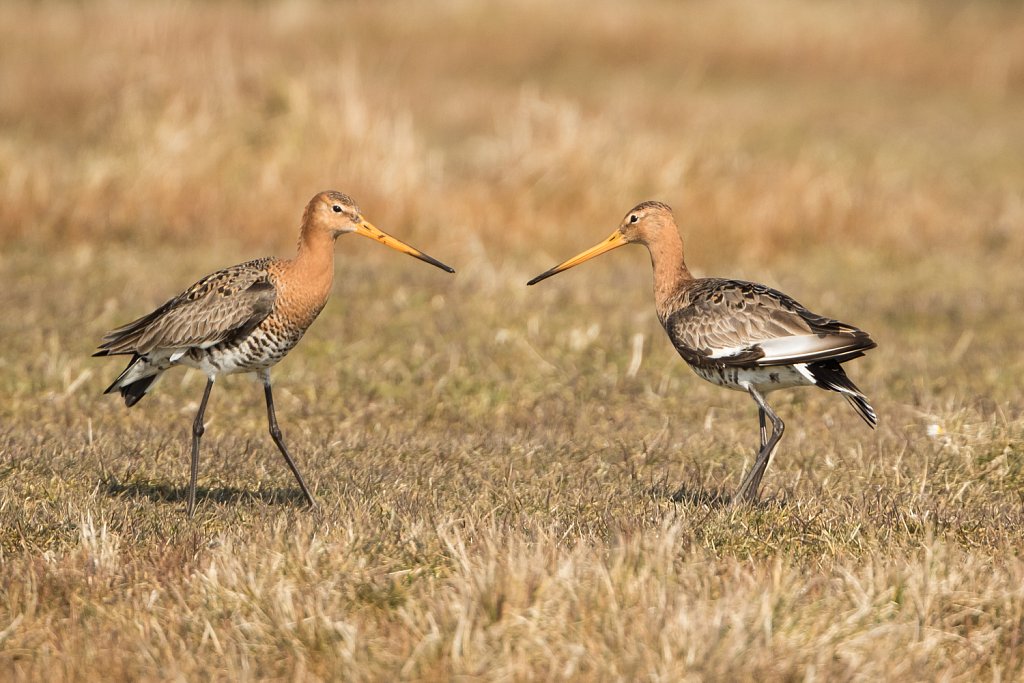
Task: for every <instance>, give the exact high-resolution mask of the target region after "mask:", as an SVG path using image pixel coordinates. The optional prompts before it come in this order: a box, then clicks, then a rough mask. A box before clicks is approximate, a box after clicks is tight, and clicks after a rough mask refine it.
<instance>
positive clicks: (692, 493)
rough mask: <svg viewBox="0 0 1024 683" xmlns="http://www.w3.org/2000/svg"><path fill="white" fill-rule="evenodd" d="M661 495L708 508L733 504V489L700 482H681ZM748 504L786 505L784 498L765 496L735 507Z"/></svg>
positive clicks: (759, 507)
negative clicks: (708, 485)
mask: <svg viewBox="0 0 1024 683" xmlns="http://www.w3.org/2000/svg"><path fill="white" fill-rule="evenodd" d="M662 495H665V496H667V497H668V499H669V500H671V501H672V502H673V503H683V504H686V505H693V506H706V507H709V508H715V509H718V508H727V507H730V506H732V505H733V500H732V499H733V491H731V490H727V489H723V488H709V487H707V486H705V485H704V484H703V483H702V482H698V483H695V484H683V485H682V486H680V487H679V488H677V489H676V490H675V491H673V492H672V493H668V492H667V491H663V492H662ZM744 506H749V507H751V508H754V509H760V510H766V509H772V508H784V507H786V500H785V498H776V497H767V498H761V499H760V500H757V501H756V502H753V503H751V502H748V501H743V502H738V503H737V507H744Z"/></svg>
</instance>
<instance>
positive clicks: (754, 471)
mask: <svg viewBox="0 0 1024 683" xmlns="http://www.w3.org/2000/svg"><path fill="white" fill-rule="evenodd" d="M747 391H748V392H749V393H750V396H751V397H752V398H753V399H754V400H755V401H756V402H757V405H758V407H759V408H760V411H761V412H760V415H761V450H760V451H759V452H758V454H757V458H756V459H755V460H754V466H753V467H752V468H751V469H750V472H748V473H747V476H745V477H744V478H743V482H742V483H741V484H740V488H739V490H737V491H736V495H735V496H734V497H733V502H734V503H737V502H741V501H742V502H749V503H754V502H757V490H758V488H760V486H761V477H763V476H764V472H765V470H766V469H768V461H769V460H771V457H772V451H774V450H775V446H776V445H777V444H778V443H779V439H781V438H782V432H783V431H784V430H785V429H786V425H785V424H784V423H783V422H782V420H781V419H779V416H778V415H776V414H775V413H774V412H772V409H771V408H769V407H768V404H767V403H766V402H765V400H764V396H762V395H761V392H759V391H758V390H757V389H755V388H754V387H748V389H747ZM765 415H767V416H768V419H770V420H771V421H772V435H771V437H770V438H768V440H767V441H765V439H764V435H765V429H764V416H765Z"/></svg>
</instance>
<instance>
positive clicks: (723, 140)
mask: <svg viewBox="0 0 1024 683" xmlns="http://www.w3.org/2000/svg"><path fill="white" fill-rule="evenodd" d="M0 83H2V87H0V241H2V244H3V246H4V249H5V251H8V250H10V249H13V248H18V247H23V248H34V249H46V250H52V249H62V248H65V247H67V246H69V245H74V244H80V243H83V242H89V243H93V244H96V245H102V244H110V243H130V244H132V245H133V247H134V246H139V247H143V246H146V245H152V244H157V243H159V244H168V243H174V244H175V245H178V246H185V245H189V244H194V243H198V242H201V243H203V244H215V243H217V242H218V241H222V240H230V241H232V242H234V243H238V244H240V245H243V246H244V247H245V248H257V247H258V248H259V249H262V250H264V251H266V250H268V249H273V250H276V251H280V252H287V251H288V250H290V249H291V247H292V243H293V241H294V237H295V236H294V234H293V233H294V231H295V228H296V226H297V224H298V220H299V216H300V213H301V209H302V207H303V205H304V203H305V202H306V201H307V200H308V199H309V197H310V196H312V195H313V194H314V193H315V192H316V191H318V190H321V189H326V188H337V189H341V190H343V191H346V192H348V193H349V194H351V195H352V196H354V197H355V198H356V199H357V200H358V201H359V202H360V203H361V205H362V208H363V209H364V211H365V213H366V215H367V216H368V217H369V218H370V219H371V220H373V221H375V222H376V223H378V224H379V225H381V226H383V227H384V228H386V229H390V230H392V231H394V232H395V233H397V234H401V235H405V236H407V237H409V238H410V239H416V240H418V241H419V242H423V243H424V248H426V246H432V247H434V248H435V250H436V251H438V252H440V253H443V254H448V255H452V254H454V256H451V258H453V259H455V260H457V261H461V262H463V263H465V262H466V261H467V260H469V261H471V260H472V259H473V258H474V257H476V258H484V259H486V260H487V261H488V263H487V265H488V267H493V266H502V265H504V264H507V263H522V264H525V265H524V267H526V270H524V271H523V273H526V272H527V271H529V272H532V271H533V270H536V269H537V268H538V267H541V266H544V267H547V265H549V264H548V261H550V260H551V259H552V258H558V257H560V256H562V255H563V251H565V250H569V251H572V252H573V253H575V251H573V250H574V249H576V247H582V246H585V245H588V244H590V243H591V242H593V241H594V238H597V237H598V236H601V237H603V236H604V235H605V233H607V232H609V231H610V229H611V228H613V227H614V226H615V224H616V223H617V222H618V220H619V219H620V217H621V215H622V214H624V213H625V212H626V211H627V210H628V209H629V208H630V207H631V206H633V205H634V204H635V203H637V202H638V201H640V200H644V199H649V198H656V199H661V200H663V201H665V202H668V203H670V204H672V205H673V206H674V207H675V208H676V210H677V212H678V214H679V217H680V219H681V221H680V222H681V224H682V227H683V229H684V232H685V234H686V236H687V238H688V242H689V251H690V253H691V255H692V256H691V260H692V262H693V264H694V265H695V266H696V267H697V268H698V269H703V267H705V266H706V267H707V268H712V267H714V268H715V269H722V268H726V267H728V266H730V265H731V264H735V263H737V262H740V263H743V262H744V261H752V262H753V261H756V262H759V263H771V262H772V260H773V259H774V258H776V257H777V256H778V255H779V254H780V253H785V252H787V251H790V250H793V249H798V248H806V247H808V246H809V245H818V244H828V245H829V247H830V248H832V249H837V248H840V247H841V248H843V249H847V248H849V249H871V250H884V251H887V252H888V253H900V254H905V255H916V254H923V253H930V252H933V251H935V250H949V249H955V250H956V251H957V252H958V253H959V254H964V253H970V254H972V255H976V256H977V257H978V258H981V257H983V255H984V254H986V253H988V252H991V251H999V252H1003V251H1005V250H1014V251H1015V253H1016V254H1017V255H1019V254H1020V253H1021V251H1020V250H1021V243H1022V233H1024V230H1022V229H1021V228H1022V225H1024V195H1022V192H1024V190H1022V188H1024V10H1022V6H1021V3H1019V2H969V3H964V2H941V1H939V2H932V1H928V2H871V1H868V2H801V1H796V0H794V1H787V0H783V1H781V2H772V3H763V2H758V1H756V0H727V1H725V2H658V1H653V0H652V1H645V2H639V3H619V2H601V1H598V2H559V3H547V2H540V1H532V0H516V1H508V2H469V1H458V0H450V1H447V2H436V3H406V2H343V3H331V2H325V3H318V2H306V1H299V0H294V1H288V2H247V3H241V2H216V3H200V2H157V1H153V2H144V3H130V2H118V1H100V2H87V3H81V2H66V3H37V2H18V1H17V0H15V1H9V2H4V3H3V6H2V7H0ZM233 248H235V247H233ZM346 248H347V247H346ZM965 250H966V251H965ZM374 251H376V250H372V249H367V250H366V252H365V253H366V254H367V257H368V258H376V255H374V256H370V254H371V253H372V252H374ZM362 253H363V252H362V250H361V249H360V254H362ZM527 266H528V267H527Z"/></svg>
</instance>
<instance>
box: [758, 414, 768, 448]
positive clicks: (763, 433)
mask: <svg viewBox="0 0 1024 683" xmlns="http://www.w3.org/2000/svg"><path fill="white" fill-rule="evenodd" d="M757 419H758V420H759V421H760V422H761V448H764V445H765V444H766V443H768V429H767V428H766V427H765V424H764V408H761V407H760V406H758V408H757Z"/></svg>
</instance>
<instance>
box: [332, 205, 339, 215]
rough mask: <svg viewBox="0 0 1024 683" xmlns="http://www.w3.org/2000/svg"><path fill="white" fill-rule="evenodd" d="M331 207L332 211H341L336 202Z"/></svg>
mask: <svg viewBox="0 0 1024 683" xmlns="http://www.w3.org/2000/svg"><path fill="white" fill-rule="evenodd" d="M331 208H332V209H334V213H341V207H340V206H338V205H337V204H335V205H334V206H332V207H331Z"/></svg>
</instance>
